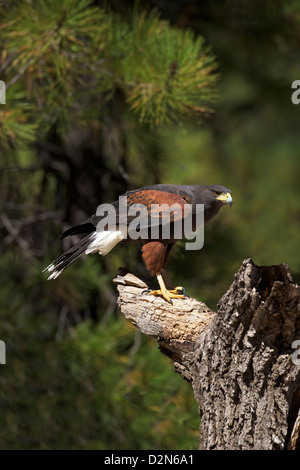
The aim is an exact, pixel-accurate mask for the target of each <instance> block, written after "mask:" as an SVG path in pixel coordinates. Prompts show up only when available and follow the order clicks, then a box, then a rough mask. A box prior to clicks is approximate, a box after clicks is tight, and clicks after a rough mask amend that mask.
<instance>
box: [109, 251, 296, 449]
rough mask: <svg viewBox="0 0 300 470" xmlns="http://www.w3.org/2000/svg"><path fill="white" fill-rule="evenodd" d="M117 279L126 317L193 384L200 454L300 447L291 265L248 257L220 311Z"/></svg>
mask: <svg viewBox="0 0 300 470" xmlns="http://www.w3.org/2000/svg"><path fill="white" fill-rule="evenodd" d="M115 282H116V283H117V286H118V291H119V299H118V304H119V308H120V310H121V312H122V313H123V314H124V315H125V317H126V318H127V319H128V320H130V321H131V322H132V323H133V324H134V325H135V326H136V327H137V328H138V329H139V330H141V331H142V332H143V333H145V334H147V335H150V336H152V337H153V338H155V339H156V340H157V342H158V344H159V347H160V349H161V351H162V352H163V353H164V354H166V355H168V356H169V357H170V358H171V359H172V360H173V361H174V365H175V370H176V371H177V372H178V373H179V374H181V376H182V377H183V378H184V379H186V380H187V381H188V382H190V383H191V385H192V387H193V391H194V395H195V399H196V400H197V402H198V404H199V410H200V415H201V427H200V449H207V450H209V449H226V450H229V449H244V450H245V449H256V450H271V449H300V354H298V355H297V350H295V344H297V343H295V341H296V340H300V286H298V285H297V284H296V283H295V282H294V281H293V278H292V276H291V273H290V271H289V268H288V266H287V265H286V264H281V265H279V266H256V265H255V264H254V263H253V262H252V260H250V259H248V260H245V261H244V262H243V264H242V266H241V268H240V269H239V271H238V273H237V274H236V275H235V279H234V282H233V283H232V285H231V286H230V288H229V289H228V291H227V292H226V294H225V295H224V296H223V297H222V298H221V300H220V301H219V304H218V312H217V313H215V312H213V311H212V310H210V309H209V308H208V307H207V306H206V305H205V304H204V303H203V302H199V301H198V300H196V299H192V298H186V299H184V300H182V299H179V300H177V299H175V300H173V305H171V304H169V303H167V302H166V301H165V300H164V299H162V298H159V297H154V296H151V295H149V294H147V293H143V291H144V290H145V288H146V287H147V286H146V285H145V284H144V283H143V281H141V280H140V279H138V278H136V277H135V276H133V275H132V274H130V273H127V274H125V275H123V276H122V275H119V276H118V277H117V278H116V279H115ZM298 357H299V358H298Z"/></svg>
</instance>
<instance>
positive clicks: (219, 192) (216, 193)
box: [214, 191, 222, 196]
mask: <svg viewBox="0 0 300 470" xmlns="http://www.w3.org/2000/svg"><path fill="white" fill-rule="evenodd" d="M220 194H222V193H221V191H214V196H220Z"/></svg>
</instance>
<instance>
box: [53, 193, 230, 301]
mask: <svg viewBox="0 0 300 470" xmlns="http://www.w3.org/2000/svg"><path fill="white" fill-rule="evenodd" d="M121 198H123V199H122V200H123V205H125V206H124V207H123V208H122V205H120V200H121ZM121 198H119V201H115V202H114V203H112V204H111V205H110V207H107V206H109V205H104V206H105V209H106V214H107V213H109V212H112V213H114V215H115V217H116V219H115V225H114V226H113V229H111V228H110V227H109V226H108V225H105V226H103V224H102V225H101V222H103V221H104V214H103V213H102V212H101V211H99V210H98V209H99V208H101V207H102V206H99V207H98V209H97V212H96V214H94V215H93V216H91V217H90V218H89V219H87V220H86V221H84V222H83V223H81V224H79V225H76V226H74V227H71V228H69V229H68V230H66V231H65V232H63V234H62V236H61V239H62V238H65V237H67V236H69V235H77V234H87V235H86V236H85V237H84V238H82V239H81V240H80V241H79V242H77V243H76V244H75V245H74V246H73V247H72V248H70V249H69V250H68V251H66V252H65V253H63V254H62V255H61V256H60V257H59V258H57V259H56V260H55V261H53V262H52V263H51V264H50V265H49V266H48V267H47V268H45V270H44V271H48V272H49V273H50V275H49V277H48V279H55V278H57V276H59V275H60V274H61V273H62V271H63V270H64V269H65V268H67V267H68V266H69V265H70V264H71V263H73V261H75V260H76V259H77V258H78V257H79V256H80V255H82V254H83V253H85V254H90V253H96V252H98V253H99V254H100V255H105V254H107V253H108V252H110V251H111V250H112V249H113V248H114V247H115V246H116V245H117V244H118V243H120V242H125V241H135V240H136V239H137V237H136V236H133V231H132V230H131V231H130V224H131V223H132V222H133V221H134V217H133V216H132V214H131V215H130V210H131V209H133V208H134V207H135V208H136V207H137V208H139V207H141V206H142V207H143V209H145V210H146V215H148V216H149V215H150V213H151V222H150V223H151V224H152V225H154V226H156V227H157V228H158V232H157V231H156V232H155V233H156V236H155V237H154V236H152V232H151V231H150V230H149V228H150V225H149V218H147V217H146V220H147V223H146V224H145V223H144V228H146V230H147V232H146V233H147V234H146V236H144V237H143V239H142V240H141V241H142V243H143V245H142V258H143V261H144V264H145V266H146V269H147V270H148V272H149V273H150V275H152V276H156V277H157V280H158V284H159V287H160V288H159V289H158V290H152V291H150V290H149V293H150V294H152V295H159V296H162V297H164V298H165V299H166V300H167V301H168V302H170V303H172V300H171V299H172V298H179V299H182V298H184V297H185V296H184V294H183V292H182V288H175V289H174V287H173V285H172V283H171V281H170V279H169V277H168V275H167V271H166V266H167V262H168V257H169V254H170V251H171V249H172V247H173V246H174V244H175V243H176V242H177V241H178V240H180V239H183V238H184V234H183V232H181V233H182V236H181V237H178V236H176V235H177V233H175V232H174V226H175V223H178V222H179V223H182V224H183V222H184V218H185V217H186V214H189V215H191V216H192V219H193V217H194V216H195V215H196V208H197V206H198V205H202V206H201V207H202V208H203V223H204V224H205V223H207V222H208V221H209V220H211V219H212V218H213V217H214V216H215V215H217V214H218V212H219V210H220V209H221V207H223V206H224V205H225V204H229V205H230V206H231V205H232V197H231V191H230V190H229V189H228V188H226V187H225V186H220V185H173V184H157V185H153V186H146V187H144V188H140V189H136V190H133V191H127V192H126V193H125V194H124V196H122V197H121ZM162 207H172V208H173V211H172V212H171V213H169V216H170V217H169V219H168V223H169V226H170V230H169V233H168V235H167V237H164V236H162V235H163V234H162V228H163V226H164V224H165V222H164V221H165V220H166V218H164V216H163V210H161V208H162ZM198 207H199V206H198ZM153 208H154V210H153ZM157 208H158V209H159V210H157ZM174 208H175V209H174ZM122 209H126V210H125V212H124V210H122ZM186 209H187V210H186ZM126 211H127V212H126ZM124 214H125V216H126V217H124ZM142 220H143V219H142ZM144 220H145V217H144ZM153 220H154V223H153ZM139 225H140V226H141V225H143V223H139ZM192 225H193V229H194V227H195V220H194V219H193V222H192ZM172 229H173V230H172Z"/></svg>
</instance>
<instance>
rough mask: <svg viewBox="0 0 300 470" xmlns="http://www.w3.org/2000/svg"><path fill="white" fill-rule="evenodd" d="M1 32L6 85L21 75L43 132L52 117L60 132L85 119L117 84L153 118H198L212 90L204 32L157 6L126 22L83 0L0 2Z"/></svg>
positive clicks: (213, 80) (144, 117)
mask: <svg viewBox="0 0 300 470" xmlns="http://www.w3.org/2000/svg"><path fill="white" fill-rule="evenodd" d="M1 33H2V38H3V42H4V46H3V56H5V57H6V56H9V57H10V60H9V64H8V66H7V67H6V82H7V87H8V88H9V87H14V86H15V84H16V83H17V82H18V81H19V80H21V81H22V82H23V90H25V87H26V95H27V99H29V100H30V102H31V103H32V105H33V109H32V111H33V114H32V119H33V121H34V123H36V124H38V125H39V128H40V129H39V130H40V131H41V132H42V133H43V135H45V132H46V131H47V130H49V129H50V128H51V126H53V124H55V123H59V129H60V131H61V132H63V133H64V132H65V131H66V127H67V128H70V126H71V124H74V122H77V123H80V125H83V124H86V125H90V124H91V117H92V118H93V119H95V107H96V106H98V108H99V109H103V106H104V103H106V102H107V100H108V99H109V98H111V96H112V95H113V93H114V92H115V90H116V89H117V88H120V89H122V92H123V94H124V97H125V99H126V100H128V103H129V105H130V109H132V110H133V111H134V112H135V113H137V115H138V117H139V120H140V122H143V121H145V122H147V123H150V124H151V125H153V126H154V125H159V124H162V123H167V122H171V121H175V122H182V121H183V120H185V119H189V120H195V119H197V120H198V119H200V118H201V116H202V114H206V113H208V112H210V111H211V109H210V105H211V103H212V102H213V101H214V100H215V98H216V81H217V75H216V74H214V73H213V72H214V69H215V68H216V65H215V63H214V56H213V55H212V54H211V52H210V51H209V49H208V48H207V47H204V45H203V39H202V38H201V37H197V38H196V37H195V36H194V35H193V33H191V32H190V31H180V30H176V29H174V28H172V27H170V26H169V25H168V24H167V23H166V22H165V21H161V20H160V19H159V16H158V15H157V14H156V13H155V14H152V13H151V14H146V13H142V14H140V15H137V14H136V15H134V16H133V18H132V19H131V20H129V22H128V23H126V22H124V20H122V19H121V18H120V17H119V16H118V15H116V14H114V15H112V14H111V13H108V12H106V11H105V10H104V9H101V8H99V7H94V6H92V2H91V1H89V0H82V1H79V2H77V1H75V0H71V1H69V0H68V1H67V0H66V1H59V0H55V1H52V2H44V1H37V2H34V4H31V3H28V2H27V1H21V2H17V4H16V5H15V7H14V8H11V9H8V11H5V8H4V7H3V25H2V28H1ZM23 99H24V97H23ZM99 109H98V112H99ZM4 118H5V119H6V117H5V116H4V117H3V119H4ZM0 122H1V121H0ZM9 124H10V121H8V120H7V119H6V127H8V126H9ZM6 127H5V128H4V129H3V130H4V131H5V134H6V135H9V134H12V132H13V130H12V129H10V128H9V127H8V128H7V129H6ZM18 137H19V133H16V134H15V141H17V140H18ZM21 137H22V135H21V132H20V138H21Z"/></svg>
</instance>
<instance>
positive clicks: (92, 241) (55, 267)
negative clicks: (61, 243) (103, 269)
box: [43, 229, 126, 280]
mask: <svg viewBox="0 0 300 470" xmlns="http://www.w3.org/2000/svg"><path fill="white" fill-rule="evenodd" d="M74 233H76V232H75V231H74V232H73V234H74ZM125 235H126V234H125V230H124V229H123V230H122V229H120V230H115V231H103V232H97V231H93V232H92V233H90V234H89V235H87V236H86V237H84V238H83V239H82V240H80V241H79V242H78V243H76V245H74V246H73V247H72V248H70V249H69V250H68V251H66V252H65V253H63V254H62V255H61V256H60V257H59V258H57V259H56V260H54V261H53V262H52V263H51V264H49V266H48V267H47V268H45V269H44V271H48V273H50V276H49V277H48V280H50V279H56V278H57V277H58V276H59V275H60V274H61V273H62V272H63V270H64V269H66V268H67V267H68V266H70V264H71V263H73V261H75V260H76V259H77V258H79V256H81V255H82V254H83V253H85V254H86V255H88V254H90V253H96V252H98V253H99V254H100V255H106V254H107V253H109V252H110V251H111V250H112V249H113V248H114V247H115V246H116V245H117V244H118V243H119V242H120V241H122V240H123V238H124V237H125ZM44 271H43V272H44Z"/></svg>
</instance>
